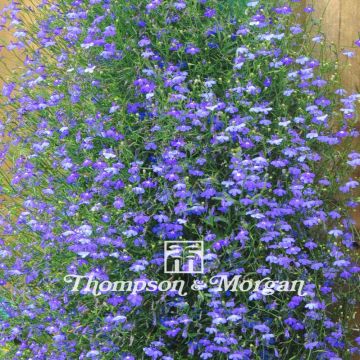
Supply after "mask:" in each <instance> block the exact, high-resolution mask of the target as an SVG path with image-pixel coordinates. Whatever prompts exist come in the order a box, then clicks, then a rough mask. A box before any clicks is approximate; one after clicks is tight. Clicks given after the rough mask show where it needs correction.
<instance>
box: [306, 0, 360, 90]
mask: <svg viewBox="0 0 360 360" xmlns="http://www.w3.org/2000/svg"><path fill="white" fill-rule="evenodd" d="M303 3H304V5H307V6H309V5H313V6H314V8H315V10H316V11H315V15H314V17H315V18H317V19H320V20H321V23H322V31H323V32H324V34H325V35H326V37H327V39H328V41H329V42H331V43H333V44H334V45H335V46H336V48H337V49H338V53H339V61H340V64H341V65H344V64H348V65H349V66H348V67H347V68H346V69H344V70H343V72H342V79H343V86H344V88H346V90H348V91H358V92H360V48H358V47H356V46H355V45H354V41H355V40H356V39H359V38H360V0H303ZM343 49H349V50H352V51H354V52H355V53H356V56H355V57H354V58H352V59H347V58H346V57H345V56H344V55H341V52H342V50H343Z"/></svg>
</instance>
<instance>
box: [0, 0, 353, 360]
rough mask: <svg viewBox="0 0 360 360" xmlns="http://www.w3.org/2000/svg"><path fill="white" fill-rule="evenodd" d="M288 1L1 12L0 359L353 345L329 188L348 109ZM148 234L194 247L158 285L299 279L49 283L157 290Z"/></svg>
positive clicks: (344, 225)
mask: <svg viewBox="0 0 360 360" xmlns="http://www.w3.org/2000/svg"><path fill="white" fill-rule="evenodd" d="M293 2H294V3H296V2H298V1H293ZM294 5H298V4H291V5H289V4H286V3H284V2H282V1H275V0H271V1H270V0H260V1H251V2H246V1H245V2H241V1H225V0H223V1H216V0H209V1H207V0H193V1H190V0H189V1H185V0H179V1H162V0H153V1H152V2H146V1H137V0H129V1H125V0H89V1H80V0H75V1H73V2H70V1H64V2H56V1H52V2H50V3H47V1H43V3H42V4H41V5H39V6H38V9H37V11H35V12H33V11H30V12H28V13H27V12H26V8H25V7H22V11H19V9H20V5H18V4H17V3H12V4H11V5H9V6H8V7H7V8H5V9H4V10H3V11H2V16H3V17H2V20H3V21H2V23H3V24H4V25H5V26H9V27H10V28H11V27H12V28H15V31H16V32H15V36H16V38H17V40H16V41H14V42H12V43H11V44H10V45H9V48H10V49H15V50H18V49H25V51H26V54H27V57H26V59H25V62H24V64H25V67H26V68H25V70H24V72H23V74H21V76H20V75H19V76H18V77H17V78H16V79H15V80H14V81H13V82H7V83H6V84H5V85H4V88H3V98H4V99H6V101H4V104H3V105H4V106H3V111H4V112H5V115H4V122H3V125H2V129H1V131H2V136H3V138H4V139H7V142H6V144H5V143H3V144H2V149H1V154H2V157H1V158H2V159H3V161H4V162H5V161H7V163H8V164H9V163H11V164H12V166H11V170H10V171H7V172H6V174H5V172H4V173H3V174H2V188H1V191H2V197H3V205H2V213H3V215H2V216H1V228H2V233H3V234H2V238H1V240H0V244H1V250H0V259H1V263H0V285H2V286H1V287H0V296H2V298H3V300H2V301H1V303H0V304H1V306H2V313H0V316H1V318H2V320H1V322H0V345H1V346H2V347H3V348H4V349H5V351H6V353H4V358H5V359H51V360H60V359H85V358H92V359H124V360H125V359H127V360H131V359H143V358H144V359H146V358H151V359H164V360H170V359H174V360H181V359H219V360H221V359H231V360H237V359H262V360H265V359H286V360H290V359H294V360H295V359H296V360H297V359H332V360H335V359H346V358H349V357H350V353H354V354H355V353H356V352H358V351H359V347H358V345H357V344H356V341H355V342H354V343H352V342H351V338H352V337H353V336H352V334H351V331H350V329H351V327H350V320H349V317H351V315H352V314H353V306H354V304H355V302H356V293H357V290H358V285H357V284H358V273H359V270H360V268H359V267H358V266H357V265H356V263H355V262H354V260H353V259H352V258H351V255H352V253H353V249H354V242H355V241H356V236H357V235H356V231H355V229H354V227H353V225H352V222H351V220H350V218H349V216H348V209H349V208H352V207H354V206H356V202H355V200H354V199H353V198H352V196H351V194H352V191H353V189H354V188H356V187H357V186H358V182H357V181H356V180H355V179H351V178H350V179H349V176H346V175H349V174H350V173H351V171H352V169H353V168H354V167H356V166H359V165H360V154H359V153H356V152H355V151H347V150H346V148H347V146H349V144H351V142H352V138H353V137H356V136H357V135H358V133H357V131H355V130H354V128H353V125H354V123H355V120H356V114H355V106H356V102H357V100H358V98H359V95H357V94H347V93H346V92H345V91H344V90H342V89H339V88H338V85H337V83H336V81H335V80H334V77H332V76H331V74H330V75H329V69H330V70H331V69H332V67H331V66H332V63H331V61H328V62H326V63H324V62H323V61H321V60H317V59H315V58H314V57H312V56H311V54H310V52H309V51H308V50H307V46H306V41H307V37H308V35H307V34H306V33H305V32H304V31H303V29H302V28H301V26H300V25H299V24H297V21H299V20H298V18H297V17H296V16H294V11H293V10H292V6H294ZM311 11H312V9H311V8H306V9H305V12H308V13H309V12H311ZM29 14H30V15H31V16H30V17H31V18H33V20H34V18H35V19H36V21H35V23H34V24H33V25H32V27H30V26H28V25H26V22H27V21H28V20H29V16H28V15H29ZM33 20H32V21H33ZM313 41H314V42H315V43H321V42H322V41H323V40H322V37H321V36H315V37H314V38H313ZM347 54H348V55H349V54H350V53H347ZM349 56H350V55H349ZM340 145H341V146H342V147H341V148H340ZM340 149H341V151H340ZM9 174H11V175H10V176H9ZM166 240H179V241H182V240H203V241H204V244H205V274H203V275H199V274H193V275H191V274H190V275H174V276H173V277H174V278H178V279H184V280H186V281H187V282H189V283H190V282H191V281H192V280H194V279H197V280H203V281H206V280H208V279H209V278H211V277H212V276H214V275H216V274H229V275H236V274H237V275H239V274H243V275H245V274H246V275H251V276H253V277H254V278H262V277H270V278H271V279H277V280H282V279H284V280H298V279H300V280H304V281H305V282H306V285H305V287H304V291H305V296H298V295H297V294H288V293H275V294H273V295H270V296H269V295H266V294H264V293H263V292H262V291H261V289H259V290H258V291H255V292H251V293H246V292H240V291H238V292H235V293H233V292H230V291H225V292H217V291H212V290H211V289H203V291H200V292H189V293H188V294H187V295H186V296H180V295H179V294H178V293H176V291H168V292H161V291H157V292H151V293H149V292H139V293H132V294H128V293H125V292H124V293H117V294H114V293H108V292H104V293H103V294H102V295H100V296H97V297H94V296H93V294H91V293H90V292H86V291H81V292H80V293H79V292H78V293H72V292H71V291H70V288H69V285H68V284H67V283H66V282H64V276H66V275H67V274H79V275H87V276H89V275H92V276H93V278H94V279H98V280H101V281H103V280H111V281H115V280H118V279H125V280H131V281H135V280H139V279H142V280H144V279H147V280H156V281H162V280H166V279H168V278H169V274H164V271H163V262H164V259H163V242H164V241H166Z"/></svg>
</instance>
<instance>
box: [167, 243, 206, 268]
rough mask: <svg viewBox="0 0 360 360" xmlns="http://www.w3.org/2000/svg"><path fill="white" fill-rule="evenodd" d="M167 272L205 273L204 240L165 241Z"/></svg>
mask: <svg viewBox="0 0 360 360" xmlns="http://www.w3.org/2000/svg"><path fill="white" fill-rule="evenodd" d="M164 256H165V259H164V260H165V271H164V272H165V273H166V274H202V273H204V244H203V242H202V241H165V243H164Z"/></svg>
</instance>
